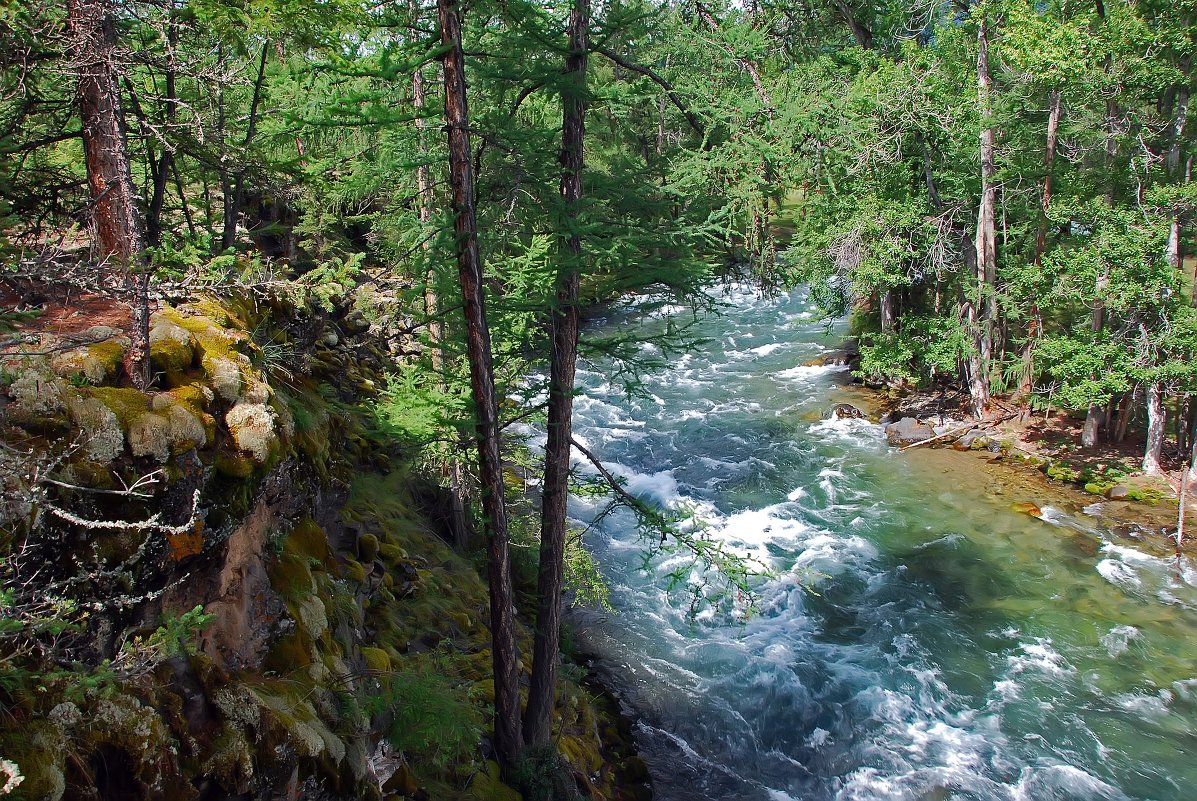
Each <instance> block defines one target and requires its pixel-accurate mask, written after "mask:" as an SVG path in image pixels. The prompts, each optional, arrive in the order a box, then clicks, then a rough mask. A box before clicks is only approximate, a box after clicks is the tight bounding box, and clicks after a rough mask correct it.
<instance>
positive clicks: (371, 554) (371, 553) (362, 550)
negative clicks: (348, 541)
mask: <svg viewBox="0 0 1197 801" xmlns="http://www.w3.org/2000/svg"><path fill="white" fill-rule="evenodd" d="M378 548H379V542H378V537H377V536H376V535H374V534H362V535H361V536H360V537H358V538H357V553H358V556H360V557H361V559H362V561H363V562H373V561H374V560H375V559H377V558H378Z"/></svg>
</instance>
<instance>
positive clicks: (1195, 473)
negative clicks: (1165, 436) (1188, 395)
mask: <svg viewBox="0 0 1197 801" xmlns="http://www.w3.org/2000/svg"><path fill="white" fill-rule="evenodd" d="M1189 481H1191V482H1192V481H1197V397H1195V398H1193V399H1192V400H1191V401H1190V403H1189Z"/></svg>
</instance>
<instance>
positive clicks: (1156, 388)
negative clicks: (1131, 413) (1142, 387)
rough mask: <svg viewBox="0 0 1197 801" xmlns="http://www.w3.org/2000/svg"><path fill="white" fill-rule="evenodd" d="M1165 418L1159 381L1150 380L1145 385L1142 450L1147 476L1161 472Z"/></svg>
mask: <svg viewBox="0 0 1197 801" xmlns="http://www.w3.org/2000/svg"><path fill="white" fill-rule="evenodd" d="M1166 419H1167V413H1166V412H1165V411H1164V393H1163V390H1162V388H1161V387H1160V384H1159V382H1152V383H1151V384H1149V385H1148V387H1147V447H1146V448H1145V449H1144V452H1143V472H1144V473H1146V474H1147V475H1149V476H1158V475H1159V474H1160V473H1162V472H1163V469H1162V468H1161V467H1160V453H1161V452H1162V451H1163V449H1164V422H1165V420H1166Z"/></svg>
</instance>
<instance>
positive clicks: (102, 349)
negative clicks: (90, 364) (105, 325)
mask: <svg viewBox="0 0 1197 801" xmlns="http://www.w3.org/2000/svg"><path fill="white" fill-rule="evenodd" d="M87 352H88V354H89V355H90V356H91V357H92V358H93V359H95V360H96V361H97V362H98V363H99V364H100V366H101V367H103V368H104V373H105V376H106V377H111V376H114V375H116V373H117V371H118V370H120V368H121V366H122V365H123V364H124V361H125V352H126V347H125V343H124V342H121V341H120V340H119V339H106V340H104V341H103V342H97V343H96V344H94V345H88V347H87Z"/></svg>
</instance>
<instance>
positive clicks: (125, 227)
mask: <svg viewBox="0 0 1197 801" xmlns="http://www.w3.org/2000/svg"><path fill="white" fill-rule="evenodd" d="M67 26H68V31H69V33H70V39H71V54H72V57H73V60H74V67H75V70H76V71H77V79H78V84H77V96H78V97H77V99H78V108H79V121H80V124H81V126H82V135H83V152H84V160H85V162H86V165H87V182H88V187H89V189H90V190H91V199H92V219H93V220H94V221H95V229H96V239H97V241H98V242H99V245H100V256H101V257H102V258H104V259H107V260H109V261H110V262H111V263H112V264H113V265H114V266H115V267H116V268H117V269H119V270H122V271H123V272H124V274H125V279H126V281H125V283H126V291H127V292H128V294H129V299H130V302H131V304H132V306H133V330H132V331H131V332H130V333H131V337H130V338H131V339H132V345H131V346H130V348H129V353H128V355H127V357H126V365H125V366H126V369H127V370H128V372H129V377H130V378H131V379H132V380H133V383H134V385H135V386H137V387H138V388H140V389H145V388H146V387H148V386H149V382H150V375H149V366H150V358H149V355H150V353H149V340H150V337H149V275H148V273H147V272H146V267H145V264H144V262H143V260H144V251H145V234H144V231H143V227H142V226H143V224H144V220H143V219H142V216H141V213H140V211H139V210H138V208H137V189H136V188H135V187H134V186H133V171H132V166H131V164H130V161H129V140H128V136H127V134H126V131H125V113H124V108H123V107H122V105H121V91H120V81H119V77H118V74H117V65H116V60H117V55H116V20H115V17H114V10H113V6H112V3H111V0H68V3H67Z"/></svg>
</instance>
